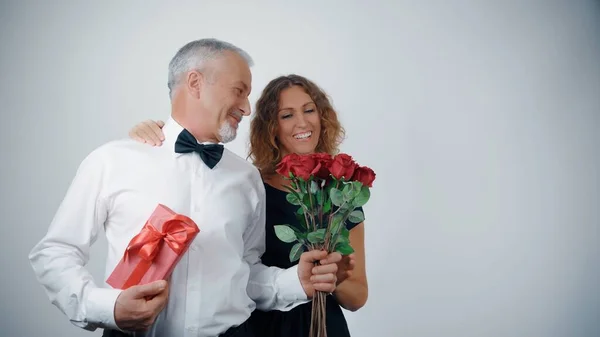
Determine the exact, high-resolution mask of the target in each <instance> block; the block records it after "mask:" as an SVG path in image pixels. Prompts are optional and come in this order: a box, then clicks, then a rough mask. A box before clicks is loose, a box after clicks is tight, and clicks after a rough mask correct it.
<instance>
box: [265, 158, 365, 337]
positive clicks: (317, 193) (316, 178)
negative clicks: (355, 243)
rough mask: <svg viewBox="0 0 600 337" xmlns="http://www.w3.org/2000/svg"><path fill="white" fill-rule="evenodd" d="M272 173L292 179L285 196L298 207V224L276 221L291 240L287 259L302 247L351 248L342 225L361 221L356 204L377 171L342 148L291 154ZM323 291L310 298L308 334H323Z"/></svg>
mask: <svg viewBox="0 0 600 337" xmlns="http://www.w3.org/2000/svg"><path fill="white" fill-rule="evenodd" d="M276 172H277V173H278V174H280V175H282V176H284V177H285V178H286V179H289V180H290V186H286V188H287V190H288V193H287V195H286V198H287V201H288V202H289V203H291V204H292V205H296V206H298V211H297V212H296V217H297V218H298V220H299V222H300V224H301V225H300V228H298V227H296V226H290V225H285V224H282V225H276V226H275V234H276V235H277V237H278V238H279V240H281V241H283V242H287V243H293V242H295V244H294V245H293V247H292V249H291V251H290V256H289V258H290V261H292V262H293V261H296V260H298V259H299V258H300V255H301V254H302V252H303V251H304V250H315V249H317V250H326V251H327V252H329V253H331V252H339V253H341V254H342V255H347V254H351V253H352V252H354V250H353V249H352V247H351V246H350V241H349V238H348V237H349V234H350V232H349V231H348V229H347V228H346V226H345V224H346V222H347V221H350V222H353V223H360V222H362V221H363V220H364V214H363V212H361V211H360V210H358V209H357V208H358V207H362V206H364V205H365V204H366V203H367V201H369V197H370V196H371V194H370V191H369V188H371V187H372V184H373V181H374V180H375V172H373V170H372V169H370V168H369V167H366V166H360V165H359V164H357V163H356V162H355V161H354V160H353V159H352V157H351V156H349V155H348V154H345V153H340V154H337V155H335V156H332V155H329V154H326V153H315V154H308V155H299V154H289V155H286V156H285V157H284V158H283V160H282V161H281V162H280V163H279V165H277V169H276ZM325 296H326V294H324V293H322V292H317V293H316V294H315V296H314V298H313V306H312V317H311V328H310V336H311V337H326V336H327V332H326V328H325Z"/></svg>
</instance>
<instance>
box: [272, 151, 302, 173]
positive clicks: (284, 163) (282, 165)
mask: <svg viewBox="0 0 600 337" xmlns="http://www.w3.org/2000/svg"><path fill="white" fill-rule="evenodd" d="M296 156H297V155H296V154H295V153H292V154H289V155H287V156H284V157H283V159H282V160H281V161H280V162H279V164H277V168H276V170H275V172H277V173H278V174H281V175H282V176H284V177H286V178H288V177H289V176H290V169H291V167H292V165H293V162H294V161H297V160H296V158H295V157H296Z"/></svg>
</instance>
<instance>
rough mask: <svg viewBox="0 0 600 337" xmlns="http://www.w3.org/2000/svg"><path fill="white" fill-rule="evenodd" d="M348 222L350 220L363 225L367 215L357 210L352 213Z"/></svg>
mask: <svg viewBox="0 0 600 337" xmlns="http://www.w3.org/2000/svg"><path fill="white" fill-rule="evenodd" d="M348 220H350V221H351V222H353V223H361V222H363V221H364V220H365V215H364V214H363V212H361V211H359V210H356V211H354V212H352V213H350V215H349V216H348Z"/></svg>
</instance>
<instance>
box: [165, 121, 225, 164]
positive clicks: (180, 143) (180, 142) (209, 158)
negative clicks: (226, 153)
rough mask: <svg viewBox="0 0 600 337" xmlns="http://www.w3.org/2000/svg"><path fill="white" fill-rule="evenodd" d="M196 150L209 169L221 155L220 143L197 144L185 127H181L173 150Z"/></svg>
mask: <svg viewBox="0 0 600 337" xmlns="http://www.w3.org/2000/svg"><path fill="white" fill-rule="evenodd" d="M194 151H196V152H198V154H199V155H200V158H201V159H202V161H203V162H204V163H205V164H206V166H208V167H210V168H211V169H212V168H213V167H215V165H217V163H218V162H219V160H221V157H222V156H223V145H221V144H198V142H197V141H196V138H194V136H193V135H192V134H191V133H190V132H189V131H188V130H186V129H183V131H181V133H180V134H179V136H178V137H177V141H176V142H175V152H177V153H189V152H194Z"/></svg>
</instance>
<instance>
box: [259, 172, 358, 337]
mask: <svg viewBox="0 0 600 337" xmlns="http://www.w3.org/2000/svg"><path fill="white" fill-rule="evenodd" d="M265 189H266V205H267V207H266V219H267V220H266V226H267V227H266V251H265V253H264V254H263V256H262V262H263V264H264V265H266V266H275V267H279V268H284V269H287V268H289V267H292V266H294V265H296V264H297V263H298V261H296V262H290V259H289V253H290V250H291V248H292V246H293V245H294V244H293V243H285V242H283V241H281V240H279V238H277V236H276V235H275V230H274V227H273V226H275V225H283V224H289V225H298V220H297V219H296V216H295V215H294V214H295V212H296V210H297V207H298V206H294V205H292V204H290V203H289V202H288V201H287V200H286V194H287V192H285V191H282V190H279V189H276V188H274V187H272V186H270V185H269V184H266V183H265ZM357 209H360V210H362V208H357ZM354 226H356V224H354V223H352V222H349V221H348V223H347V224H346V228H348V229H351V228H353V227H354ZM326 298H327V302H326V303H327V304H326V307H327V312H326V319H327V320H326V326H327V336H328V337H350V332H349V331H348V325H347V323H346V318H345V317H344V314H343V313H342V308H341V307H340V305H339V304H338V302H337V301H336V299H335V297H334V296H332V295H329V296H327V297H326ZM311 310H312V302H307V303H304V304H301V305H299V306H297V307H295V308H293V309H292V310H290V311H277V310H274V311H268V312H264V311H260V310H255V311H254V312H253V313H252V315H251V317H250V321H249V323H251V326H252V327H253V329H254V331H255V335H256V336H257V337H308V333H309V329H310V318H311Z"/></svg>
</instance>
